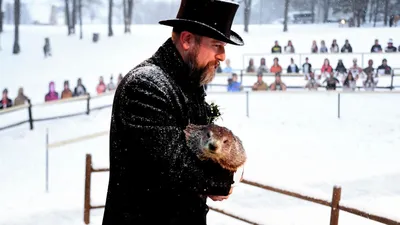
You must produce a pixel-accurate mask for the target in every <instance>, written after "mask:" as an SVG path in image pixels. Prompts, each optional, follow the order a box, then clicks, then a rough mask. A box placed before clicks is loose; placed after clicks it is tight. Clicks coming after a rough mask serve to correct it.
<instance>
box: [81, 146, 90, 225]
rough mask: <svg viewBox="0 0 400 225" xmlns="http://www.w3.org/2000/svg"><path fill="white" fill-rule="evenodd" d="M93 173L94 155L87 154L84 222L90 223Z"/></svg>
mask: <svg viewBox="0 0 400 225" xmlns="http://www.w3.org/2000/svg"><path fill="white" fill-rule="evenodd" d="M91 173H92V155H90V154H86V172H85V200H84V214H83V221H84V222H85V224H89V223H90V181H91Z"/></svg>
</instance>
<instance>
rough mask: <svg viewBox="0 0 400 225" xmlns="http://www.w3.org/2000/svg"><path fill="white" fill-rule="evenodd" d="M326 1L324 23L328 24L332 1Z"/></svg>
mask: <svg viewBox="0 0 400 225" xmlns="http://www.w3.org/2000/svg"><path fill="white" fill-rule="evenodd" d="M323 1H324V3H323V4H324V7H323V8H324V20H323V21H324V23H326V22H328V16H329V9H330V7H331V0H323Z"/></svg>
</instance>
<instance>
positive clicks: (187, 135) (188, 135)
mask: <svg viewBox="0 0 400 225" xmlns="http://www.w3.org/2000/svg"><path fill="white" fill-rule="evenodd" d="M183 132H184V133H185V138H186V139H189V137H190V132H189V131H188V130H187V129H185V130H183Z"/></svg>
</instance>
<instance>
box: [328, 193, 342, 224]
mask: <svg viewBox="0 0 400 225" xmlns="http://www.w3.org/2000/svg"><path fill="white" fill-rule="evenodd" d="M341 195H342V188H341V187H337V186H335V187H333V194H332V206H331V223H330V225H338V224H339V211H340V210H339V202H340V197H341Z"/></svg>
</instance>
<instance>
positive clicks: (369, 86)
mask: <svg viewBox="0 0 400 225" xmlns="http://www.w3.org/2000/svg"><path fill="white" fill-rule="evenodd" d="M377 84H378V77H377V75H375V76H374V75H373V74H372V73H367V76H366V79H365V80H364V81H363V86H364V89H365V90H366V91H374V89H375V87H376V85H377Z"/></svg>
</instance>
